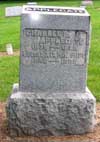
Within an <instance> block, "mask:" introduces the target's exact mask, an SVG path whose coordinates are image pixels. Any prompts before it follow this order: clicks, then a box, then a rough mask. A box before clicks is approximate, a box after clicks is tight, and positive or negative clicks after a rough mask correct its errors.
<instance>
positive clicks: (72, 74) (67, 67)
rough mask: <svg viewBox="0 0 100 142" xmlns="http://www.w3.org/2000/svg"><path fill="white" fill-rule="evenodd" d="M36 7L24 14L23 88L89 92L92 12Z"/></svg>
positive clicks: (22, 23) (21, 69) (22, 35)
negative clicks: (87, 86)
mask: <svg viewBox="0 0 100 142" xmlns="http://www.w3.org/2000/svg"><path fill="white" fill-rule="evenodd" d="M26 8H28V10H29V11H25V9H26ZM29 8H30V9H29ZM32 8H35V10H38V9H36V8H39V6H30V7H29V6H27V7H25V8H24V10H23V14H22V18H21V19H22V20H21V61H20V91H26V92H32V91H36V92H48V91H49V92H66V91H67V92H85V87H86V70H87V57H88V49H89V33H90V18H89V14H87V12H86V10H85V9H82V8H79V9H78V10H81V11H83V13H82V14H80V13H76V14H75V13H74V12H75V9H74V8H73V10H74V11H73V13H70V15H69V13H68V12H64V10H65V9H63V12H62V13H61V12H51V13H50V12H47V11H46V12H43V11H42V10H44V9H43V8H44V7H43V8H41V9H40V10H41V11H38V12H37V11H31V12H30V10H34V9H32ZM45 8H46V7H45ZM56 9H57V8H56ZM47 10H48V9H47ZM49 10H50V8H49ZM57 10H59V9H57ZM61 10H62V9H61ZM66 10H69V9H67V8H66ZM28 12H30V13H28Z"/></svg>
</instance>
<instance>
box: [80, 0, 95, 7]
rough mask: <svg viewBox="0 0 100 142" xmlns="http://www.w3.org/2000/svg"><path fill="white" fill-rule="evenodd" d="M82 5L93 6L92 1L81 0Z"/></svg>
mask: <svg viewBox="0 0 100 142" xmlns="http://www.w3.org/2000/svg"><path fill="white" fill-rule="evenodd" d="M82 5H83V6H87V5H93V1H92V0H83V1H82Z"/></svg>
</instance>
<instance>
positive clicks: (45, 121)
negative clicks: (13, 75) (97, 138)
mask: <svg viewBox="0 0 100 142" xmlns="http://www.w3.org/2000/svg"><path fill="white" fill-rule="evenodd" d="M7 116H8V125H9V131H10V135H11V136H23V135H32V136H41V135H42V136H44V135H45V136H49V135H50V136H51V135H53V136H60V135H66V134H83V133H86V132H91V131H93V128H94V125H95V98H94V97H93V96H92V94H91V93H90V91H89V90H88V89H87V90H86V93H63V94H61V93H58V94H55V93H52V94H47V93H43V94H42V93H37V94H36V93H32V94H31V93H28V94H27V93H22V92H19V91H18V86H16V85H15V87H14V88H13V92H12V95H11V96H10V98H9V100H8V105H7Z"/></svg>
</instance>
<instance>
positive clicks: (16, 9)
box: [5, 6, 22, 17]
mask: <svg viewBox="0 0 100 142" xmlns="http://www.w3.org/2000/svg"><path fill="white" fill-rule="evenodd" d="M21 13H22V6H13V7H6V9H5V16H6V17H12V16H20V15H21Z"/></svg>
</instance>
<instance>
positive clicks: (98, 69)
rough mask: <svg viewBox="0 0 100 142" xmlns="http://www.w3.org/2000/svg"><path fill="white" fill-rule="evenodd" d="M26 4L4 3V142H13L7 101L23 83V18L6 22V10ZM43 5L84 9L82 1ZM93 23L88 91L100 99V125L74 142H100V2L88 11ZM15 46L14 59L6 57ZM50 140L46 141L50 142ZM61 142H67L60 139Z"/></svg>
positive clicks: (0, 21)
mask: <svg viewBox="0 0 100 142" xmlns="http://www.w3.org/2000/svg"><path fill="white" fill-rule="evenodd" d="M24 3H26V2H0V101H1V103H0V142H7V141H8V142H11V139H10V138H9V137H8V135H9V134H8V132H7V127H6V126H7V124H6V115H5V104H6V103H5V101H6V100H7V97H8V96H9V95H10V92H11V90H12V85H13V83H16V82H19V78H18V77H19V56H18V55H19V47H20V28H19V27H20V17H12V18H6V17H5V14H4V11H5V7H9V6H16V5H23V4H24ZM38 4H40V5H57V6H80V4H81V0H73V1H72V0H70V1H38ZM87 10H88V12H89V13H90V15H91V20H92V37H91V48H90V61H89V65H88V87H89V89H90V90H91V92H92V93H93V94H94V96H95V97H96V99H97V102H98V103H97V116H96V117H97V125H96V128H95V130H94V133H90V134H86V135H82V136H81V137H80V136H74V137H69V136H68V138H69V139H70V138H71V139H77V138H79V139H81V140H83V139H90V140H91V141H92V140H94V141H95V142H99V141H100V103H99V102H100V1H99V0H97V1H96V0H95V1H94V5H93V6H88V7H87ZM7 43H12V45H13V47H14V51H15V54H14V56H6V53H5V51H6V48H5V45H6V44H7ZM46 141H47V140H45V142H46ZM52 141H53V140H52ZM58 141H66V138H64V139H63V140H62V139H60V138H59V140H58ZM43 142H44V141H43Z"/></svg>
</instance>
